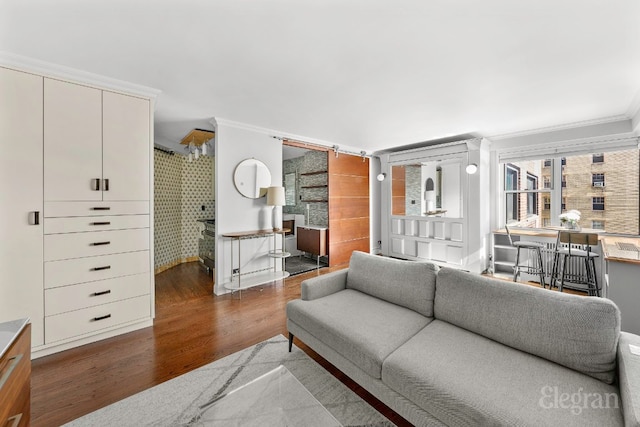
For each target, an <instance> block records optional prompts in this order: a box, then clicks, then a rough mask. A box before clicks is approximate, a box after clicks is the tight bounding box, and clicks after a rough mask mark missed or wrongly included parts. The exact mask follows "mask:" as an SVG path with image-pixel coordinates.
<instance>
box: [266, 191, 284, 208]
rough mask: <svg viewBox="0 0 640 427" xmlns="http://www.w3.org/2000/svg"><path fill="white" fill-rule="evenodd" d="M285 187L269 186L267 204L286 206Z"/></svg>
mask: <svg viewBox="0 0 640 427" xmlns="http://www.w3.org/2000/svg"><path fill="white" fill-rule="evenodd" d="M284 204H285V200H284V187H269V188H268V189H267V205H269V206H284Z"/></svg>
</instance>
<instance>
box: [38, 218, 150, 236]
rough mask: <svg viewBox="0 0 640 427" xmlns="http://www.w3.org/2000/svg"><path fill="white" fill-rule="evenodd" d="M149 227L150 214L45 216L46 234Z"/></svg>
mask: <svg viewBox="0 0 640 427" xmlns="http://www.w3.org/2000/svg"><path fill="white" fill-rule="evenodd" d="M127 228H149V215H111V216H91V217H86V216H78V217H61V218H45V219H44V234H59V233H78V232H84V231H103V230H124V229H127Z"/></svg>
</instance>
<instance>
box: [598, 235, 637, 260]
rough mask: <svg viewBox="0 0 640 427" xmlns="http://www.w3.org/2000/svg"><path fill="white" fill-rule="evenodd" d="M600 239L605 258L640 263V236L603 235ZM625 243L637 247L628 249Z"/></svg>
mask: <svg viewBox="0 0 640 427" xmlns="http://www.w3.org/2000/svg"><path fill="white" fill-rule="evenodd" d="M600 240H601V243H602V250H603V251H604V259H605V260H607V261H612V262H626V263H630V264H638V265H640V237H622V236H602V238H601V239H600ZM620 244H622V245H620ZM625 244H626V245H633V246H634V247H635V249H633V247H631V246H630V247H629V248H630V249H626V248H624V245H625Z"/></svg>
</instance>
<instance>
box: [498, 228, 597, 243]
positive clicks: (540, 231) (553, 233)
mask: <svg viewBox="0 0 640 427" xmlns="http://www.w3.org/2000/svg"><path fill="white" fill-rule="evenodd" d="M558 231H575V232H580V233H595V234H601V233H603V231H602V230H596V229H595V228H582V229H580V230H569V229H567V228H563V227H545V228H511V227H509V232H510V233H511V234H512V235H514V236H536V237H557V236H558ZM493 232H494V233H500V234H507V230H505V229H504V228H501V229H499V230H494V231H493ZM603 237H604V236H598V238H599V239H600V240H602V238H603Z"/></svg>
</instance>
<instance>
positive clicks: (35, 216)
mask: <svg viewBox="0 0 640 427" xmlns="http://www.w3.org/2000/svg"><path fill="white" fill-rule="evenodd" d="M31 225H40V211H33V221H31Z"/></svg>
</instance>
